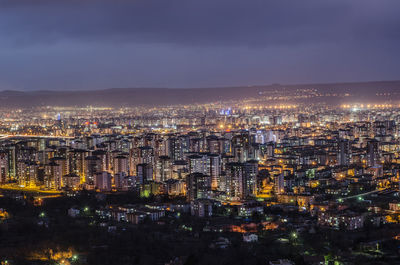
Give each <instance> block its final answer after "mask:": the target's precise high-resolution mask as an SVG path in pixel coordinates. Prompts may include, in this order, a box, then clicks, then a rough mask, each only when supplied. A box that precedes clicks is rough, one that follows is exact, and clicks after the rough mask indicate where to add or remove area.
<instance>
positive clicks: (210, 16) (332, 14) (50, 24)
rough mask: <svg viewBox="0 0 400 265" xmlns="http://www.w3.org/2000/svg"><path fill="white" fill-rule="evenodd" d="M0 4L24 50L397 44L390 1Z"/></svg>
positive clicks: (8, 29) (0, 18) (7, 31)
mask: <svg viewBox="0 0 400 265" xmlns="http://www.w3.org/2000/svg"><path fill="white" fill-rule="evenodd" d="M3 1H4V0H3ZM377 3H379V4H377ZM1 5H2V7H1V11H0V22H1V23H0V25H1V26H0V33H1V34H2V35H3V36H8V37H9V40H14V41H18V42H24V43H28V44H29V43H31V42H45V41H59V40H62V39H77V40H83V41H86V40H100V41H132V42H155V43H173V44H182V45H229V46H236V45H247V46H268V45H280V44H286V45H293V44H299V43H303V42H315V41H321V42H332V41H341V40H343V39H345V40H346V39H353V38H357V39H368V38H369V37H370V36H372V37H373V38H380V39H396V40H397V39H398V38H399V32H400V16H399V15H398V13H397V11H398V10H399V8H400V3H399V1H396V0H394V1H388V0H382V1H379V2H377V1H370V0H363V1H360V0H352V1H348V0H328V1H321V0H313V1H289V0H279V1H266V0H250V1H245V0H201V1H199V0H129V1H123V0H116V1H111V0H109V1H104V0H96V1H95V0H86V1H82V0H79V1H78V0H57V1H54V0H47V1H46V0H39V1H31V0H30V1H29V0H28V1H24V0H22V1H21V0H18V1H15V0H5V1H4V2H3V3H2V4H1ZM396 10H397V11H396Z"/></svg>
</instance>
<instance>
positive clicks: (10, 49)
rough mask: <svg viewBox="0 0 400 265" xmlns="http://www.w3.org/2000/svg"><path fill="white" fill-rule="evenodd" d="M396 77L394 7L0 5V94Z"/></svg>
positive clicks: (157, 0) (215, 2) (25, 0)
mask: <svg viewBox="0 0 400 265" xmlns="http://www.w3.org/2000/svg"><path fill="white" fill-rule="evenodd" d="M398 79H400V1H399V0H375V1H372V0H315V1H311V0H310V1H309V0H302V1H299V0H287V1H286V0H276V1H267V0H241V1H239V0H130V1H124V0H108V1H103V0H96V1H95V0H0V90H9V89H15V90H40V89H51V90H64V89H103V88H114V87H182V88H186V87H188V88H190V87H213V86H232V85H257V84H271V83H283V84H288V83H290V84H295V83H313V82H345V81H372V80H377V81H380V80H398Z"/></svg>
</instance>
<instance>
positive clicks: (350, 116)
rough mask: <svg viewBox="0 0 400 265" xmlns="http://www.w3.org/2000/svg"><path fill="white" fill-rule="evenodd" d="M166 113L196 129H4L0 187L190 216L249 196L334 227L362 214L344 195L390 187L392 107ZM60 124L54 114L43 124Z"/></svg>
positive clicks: (243, 203)
mask: <svg viewBox="0 0 400 265" xmlns="http://www.w3.org/2000/svg"><path fill="white" fill-rule="evenodd" d="M202 108H205V107H204V106H203V107H202ZM99 111H100V113H102V111H107V110H99ZM153 111H155V110H153ZM170 111H172V112H173V111H175V114H177V115H178V116H179V117H180V119H183V117H186V119H188V117H191V116H194V117H196V119H197V120H198V121H199V126H200V127H198V126H197V125H196V126H191V125H190V124H189V125H188V126H189V127H188V126H183V127H181V128H176V127H175V128H173V127H170V128H169V130H167V131H164V130H157V129H145V128H144V127H143V126H139V127H138V126H137V124H136V125H135V124H130V125H127V124H125V126H131V127H132V128H133V127H135V128H136V130H135V132H133V133H126V132H123V131H120V132H119V133H116V132H115V131H112V133H110V134H105V133H93V132H90V130H89V131H88V130H86V129H84V130H83V132H82V133H81V134H80V136H75V137H72V136H47V137H44V136H26V135H24V136H21V135H20V136H17V135H12V136H10V135H7V136H5V137H3V138H2V139H1V140H0V183H1V186H2V187H13V188H20V189H38V190H50V191H64V190H81V189H86V190H95V191H98V192H119V191H131V190H134V191H137V192H139V193H140V195H141V196H143V197H148V196H151V195H155V196H156V195H162V194H163V195H168V196H171V197H185V198H186V200H187V202H188V203H189V204H190V205H191V212H192V214H193V215H197V216H212V209H213V206H214V205H215V204H216V203H224V204H236V205H239V207H240V208H239V213H240V214H241V215H242V216H249V215H251V214H253V213H254V211H257V208H255V209H256V210H254V207H253V206H252V207H253V208H251V207H250V208H249V207H247V205H251V203H249V202H252V201H257V200H258V201H264V202H266V203H267V204H268V205H275V206H276V205H289V206H295V207H297V208H298V209H299V210H301V211H309V212H310V213H311V214H312V215H314V216H317V215H318V220H319V224H320V225H322V226H331V227H341V226H342V225H343V224H342V223H344V226H345V227H348V229H358V228H360V227H362V225H363V223H364V221H365V219H366V216H365V212H362V213H361V214H358V213H357V212H354V210H352V209H351V207H350V208H348V207H346V203H347V202H348V201H351V200H352V199H354V198H358V199H359V200H360V203H361V202H365V200H364V198H365V197H366V196H370V195H371V196H372V195H375V196H378V195H380V194H381V193H382V192H389V193H390V192H396V191H398V189H399V172H400V163H399V162H400V161H399V155H398V154H399V149H400V142H399V136H400V134H399V131H400V125H399V122H400V116H399V115H398V114H397V111H396V109H386V108H379V109H372V110H371V109H360V108H358V109H349V108H347V107H346V108H344V109H337V110H332V109H327V108H322V107H313V108H311V107H309V108H307V107H305V108H303V109H298V108H296V107H293V108H292V107H291V106H285V107H282V108H281V109H279V108H275V109H272V110H271V109H268V108H256V107H243V108H241V109H231V108H225V109H222V110H220V111H216V110H210V109H206V110H204V111H203V112H200V113H202V114H201V115H200V116H198V115H197V116H196V113H197V112H194V111H193V110H192V109H189V110H188V111H187V113H186V116H185V112H182V111H177V110H170ZM197 114H198V113H197ZM204 115H205V116H204ZM207 115H208V116H207ZM156 116H157V115H156ZM178 116H177V117H178ZM109 118H110V117H108V118H107V119H106V120H103V121H102V120H101V119H98V118H93V117H92V121H88V122H85V123H84V124H85V126H86V127H85V128H88V127H87V126H89V127H90V126H92V125H93V124H95V127H96V128H110V126H109V124H108V119H109ZM153 118H154V117H153ZM175 119H177V118H175ZM119 122H121V120H119ZM65 124H66V122H65V121H64V120H63V119H62V117H61V116H60V115H59V116H57V117H56V119H55V121H54V124H53V126H59V127H58V128H62V127H63V126H65ZM113 125H115V124H113ZM60 126H61V127H60ZM164 127H169V125H166V126H164ZM85 130H86V131H85ZM393 199H394V200H395V201H396V198H395V197H394V198H393ZM373 205H374V202H370V207H372V206H373ZM261 208H262V207H261ZM378 208H379V207H378ZM374 209H375V214H376V213H377V212H378V211H377V210H376V209H377V207H375V208H374ZM383 210H387V211H392V212H398V209H397V210H393V209H389V207H387V209H386V208H385V207H383ZM386 219H387V218H386ZM384 221H385V220H384V218H383V219H382V220H380V221H379V220H375V219H374V222H378V223H381V222H384Z"/></svg>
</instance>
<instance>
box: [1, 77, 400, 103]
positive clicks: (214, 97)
mask: <svg viewBox="0 0 400 265" xmlns="http://www.w3.org/2000/svg"><path fill="white" fill-rule="evenodd" d="M302 89H314V90H316V91H317V92H318V93H319V94H320V95H321V94H322V95H328V94H340V95H343V94H347V95H346V97H345V98H343V97H340V96H338V97H336V96H334V97H333V96H332V95H330V96H329V97H327V96H319V97H310V98H307V99H301V98H300V99H296V100H292V101H296V102H325V103H332V104H336V103H338V102H340V101H388V100H391V101H396V100H400V81H380V82H358V83H332V84H300V85H280V84H273V85H266V86H248V87H245V86H242V87H220V88H193V89H174V88H111V89H104V90H86V91H44V90H36V91H11V90H6V91H1V92H0V106H1V107H34V106H88V105H91V106H109V107H119V106H159V105H175V104H193V103H207V102H217V101H227V100H239V99H251V98H254V99H257V98H260V97H266V96H268V95H289V94H293V93H294V92H296V91H297V94H300V95H301V94H303V93H304V95H306V94H307V93H308V92H302ZM377 93H378V95H377ZM385 93H386V95H384V94H385ZM275 102H277V100H275Z"/></svg>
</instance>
